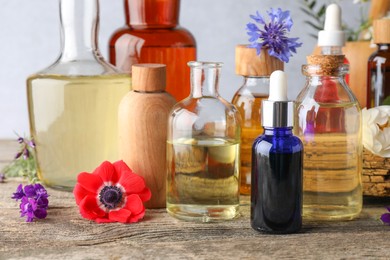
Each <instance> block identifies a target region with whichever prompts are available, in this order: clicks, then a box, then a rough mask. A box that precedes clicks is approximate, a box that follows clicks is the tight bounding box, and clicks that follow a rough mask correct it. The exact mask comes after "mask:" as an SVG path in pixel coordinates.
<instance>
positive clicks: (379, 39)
mask: <svg viewBox="0 0 390 260" xmlns="http://www.w3.org/2000/svg"><path fill="white" fill-rule="evenodd" d="M374 43H390V19H389V18H383V19H378V20H375V21H374Z"/></svg>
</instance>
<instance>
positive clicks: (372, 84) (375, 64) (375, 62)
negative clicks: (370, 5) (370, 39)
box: [367, 18, 390, 108]
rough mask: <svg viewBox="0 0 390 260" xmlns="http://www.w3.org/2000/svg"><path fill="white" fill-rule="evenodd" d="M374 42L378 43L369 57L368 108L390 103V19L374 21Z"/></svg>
mask: <svg viewBox="0 0 390 260" xmlns="http://www.w3.org/2000/svg"><path fill="white" fill-rule="evenodd" d="M374 42H375V43H376V44H377V45H378V49H377V51H375V52H374V53H373V54H372V55H371V56H370V57H369V58H368V66H367V69H368V71H367V108H371V107H376V106H381V105H390V19H389V18H383V19H379V20H375V21H374Z"/></svg>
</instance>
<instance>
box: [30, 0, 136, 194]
mask: <svg viewBox="0 0 390 260" xmlns="http://www.w3.org/2000/svg"><path fill="white" fill-rule="evenodd" d="M59 2H60V17H61V38H62V52H61V54H60V57H59V59H58V60H57V61H56V62H55V63H54V64H53V65H51V66H49V67H48V68H47V69H45V70H43V71H40V72H38V73H36V74H34V75H32V76H30V77H29V78H28V79H27V95H28V108H29V118H30V131H31V134H32V136H33V138H34V140H35V142H36V160H37V166H38V176H39V178H40V179H41V181H43V182H44V183H45V184H46V185H48V186H51V187H53V188H58V189H64V190H72V189H73V187H74V185H75V183H76V176H77V174H78V173H80V172H83V171H87V172H90V171H92V170H93V169H94V168H96V166H97V165H99V164H100V163H101V162H102V161H104V160H109V161H114V160H117V159H118V128H117V126H118V123H117V111H118V106H119V102H120V100H121V99H122V97H123V96H124V95H125V94H126V93H127V92H128V91H129V90H130V87H131V86H130V84H131V83H130V77H129V76H128V75H127V74H124V73H121V72H119V71H118V70H117V69H116V68H114V67H112V66H111V65H109V64H108V63H106V62H105V61H104V60H103V58H102V56H101V55H100V52H99V50H98V47H97V28H98V19H99V16H98V12H99V10H98V6H99V5H98V0H60V1H59Z"/></svg>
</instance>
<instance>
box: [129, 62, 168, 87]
mask: <svg viewBox="0 0 390 260" xmlns="http://www.w3.org/2000/svg"><path fill="white" fill-rule="evenodd" d="M165 87H166V65H165V64H153V63H148V64H135V65H133V66H132V88H133V90H135V91H142V92H160V91H164V90H165Z"/></svg>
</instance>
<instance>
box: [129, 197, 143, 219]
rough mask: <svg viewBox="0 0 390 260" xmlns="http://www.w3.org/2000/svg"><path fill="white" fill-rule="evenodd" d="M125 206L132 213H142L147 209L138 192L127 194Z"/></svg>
mask: <svg viewBox="0 0 390 260" xmlns="http://www.w3.org/2000/svg"><path fill="white" fill-rule="evenodd" d="M124 208H125V209H128V210H129V211H130V212H131V214H132V215H138V214H140V213H142V211H145V207H144V204H143V203H142V200H141V198H140V197H139V196H138V195H136V194H131V195H129V196H127V198H126V204H125V206H124Z"/></svg>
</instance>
